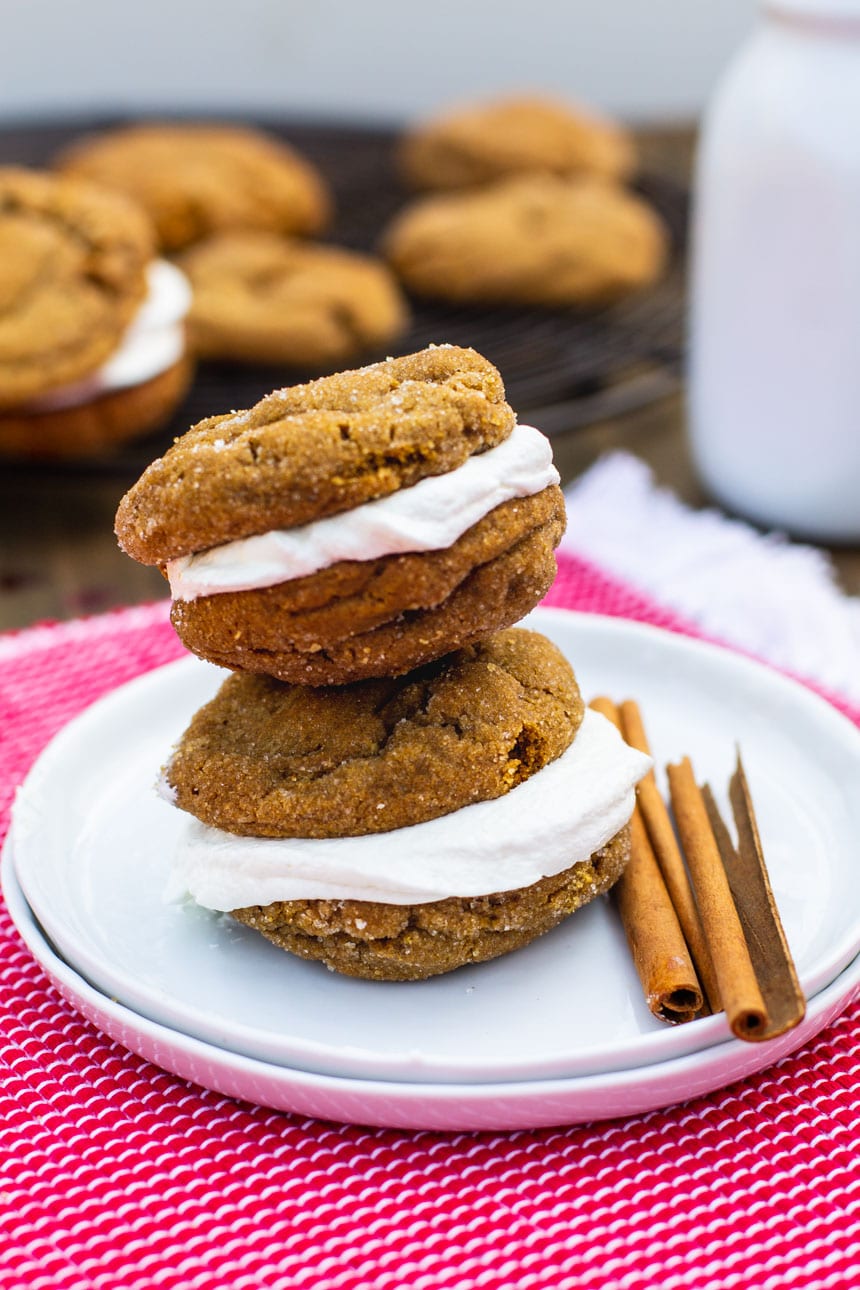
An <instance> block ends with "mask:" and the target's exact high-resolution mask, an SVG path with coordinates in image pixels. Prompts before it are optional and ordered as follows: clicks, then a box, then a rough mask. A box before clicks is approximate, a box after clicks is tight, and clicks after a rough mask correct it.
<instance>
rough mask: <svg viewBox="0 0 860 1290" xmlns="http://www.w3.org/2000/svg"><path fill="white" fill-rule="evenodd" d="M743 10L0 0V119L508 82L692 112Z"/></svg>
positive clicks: (320, 99) (337, 99) (286, 107)
mask: <svg viewBox="0 0 860 1290" xmlns="http://www.w3.org/2000/svg"><path fill="white" fill-rule="evenodd" d="M755 9H756V5H755V0H519V2H518V3H516V4H514V3H511V0H421V3H416V2H415V0H303V2H299V0H235V3H227V2H226V0H136V2H135V3H131V2H130V0H0V116H2V117H4V118H5V119H7V120H9V119H12V118H15V117H22V116H29V117H32V116H38V115H43V114H47V113H56V112H57V111H59V110H62V109H66V108H68V109H72V110H86V109H90V108H132V109H134V108H150V109H158V108H163V107H165V106H170V105H175V106H176V107H177V108H185V109H197V108H199V109H210V110H211V109H217V108H218V107H219V106H222V105H223V107H224V108H225V109H227V108H231V107H232V108H234V109H235V108H237V109H240V110H241V109H243V108H254V109H257V110H260V109H268V110H269V111H271V112H274V113H296V112H298V113H303V114H306V115H309V116H319V115H328V116H333V117H342V116H344V115H350V116H353V117H355V118H357V119H365V120H368V121H373V120H377V121H382V120H398V119H402V118H404V117H409V116H414V115H416V114H420V113H422V112H426V111H428V110H430V109H431V108H433V107H435V106H437V105H438V104H440V103H443V102H447V101H450V100H454V99H468V98H470V97H475V96H480V95H482V94H486V93H491V92H493V91H495V90H499V89H505V90H506V89H509V88H511V87H514V86H519V87H531V86H536V85H537V86H541V87H542V88H544V89H547V90H554V91H558V92H561V93H563V94H568V95H576V96H578V97H581V98H583V99H586V100H590V101H591V102H593V103H595V104H598V105H601V106H603V107H604V108H606V109H609V110H610V111H612V112H615V113H618V114H620V115H622V116H624V117H627V118H629V119H632V120H636V121H641V122H646V121H655V120H672V119H679V118H689V117H690V116H693V115H695V114H696V113H698V111H699V110H700V109H701V106H702V104H703V102H704V101H705V99H706V97H707V95H708V93H709V92H710V90H711V88H712V86H713V84H714V82H715V80H716V78H717V76H718V74H719V72H720V69H721V68H722V67H723V66H724V65H725V63H726V61H727V59H728V58H729V57H730V55H731V53H732V51H733V50H734V49H735V48H736V47H737V45H738V44H739V43H740V41H741V40H742V39H743V36H744V35H745V33H746V32H747V31H748V30H749V29H750V27H751V25H752V23H753V21H754V15H755Z"/></svg>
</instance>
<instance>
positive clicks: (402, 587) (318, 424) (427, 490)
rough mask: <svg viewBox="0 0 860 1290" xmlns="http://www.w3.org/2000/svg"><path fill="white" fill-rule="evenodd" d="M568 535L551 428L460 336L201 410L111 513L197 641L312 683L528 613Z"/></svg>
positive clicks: (434, 653) (457, 642)
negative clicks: (166, 586) (535, 423)
mask: <svg viewBox="0 0 860 1290" xmlns="http://www.w3.org/2000/svg"><path fill="white" fill-rule="evenodd" d="M563 528H564V502H563V498H562V495H561V492H560V490H559V488H558V473H557V472H556V470H555V468H554V466H553V465H552V453H551V449H550V447H549V444H548V442H547V440H546V439H544V437H543V435H541V434H539V433H538V431H536V430H533V429H531V428H530V427H527V426H517V427H516V429H515V417H514V413H513V411H512V409H511V408H510V407H509V406H508V404H507V403H506V402H505V399H504V387H503V385H502V381H501V378H500V377H499V374H498V372H497V371H496V369H495V368H494V367H493V366H492V365H491V364H490V363H488V362H487V361H486V360H485V359H483V358H482V357H481V356H480V355H479V354H476V353H475V352H474V351H473V350H463V349H458V348H456V347H454V346H439V347H431V348H429V349H427V350H423V351H421V352H420V353H417V354H412V355H409V356H407V357H404V358H397V359H389V360H386V361H385V362H383V363H377V364H374V365H372V366H370V367H365V368H361V369H358V370H356V371H351V372H342V373H339V374H338V375H336V376H332V377H324V378H321V379H320V380H317V381H312V382H310V383H309V384H306V385H300V386H294V387H292V388H288V389H285V390H279V391H276V392H275V393H274V394H271V395H270V396H269V397H268V398H266V399H263V400H262V402H261V403H259V404H257V405H256V407H254V408H252V409H250V410H249V411H247V412H240V413H231V414H228V415H225V416H220V417H212V418H210V419H209V420H207V421H204V422H201V423H200V424H199V425H198V426H195V427H194V428H193V429H192V430H190V431H189V432H188V433H187V434H186V435H184V436H183V437H182V438H181V439H179V440H178V441H177V442H176V443H175V444H174V446H173V447H172V448H171V449H170V450H169V451H168V452H167V453H166V454H165V456H164V457H162V458H160V459H159V460H158V461H156V462H154V463H153V464H152V465H151V466H149V467H148V468H147V470H146V471H145V472H144V474H143V475H142V477H141V479H140V480H139V481H138V483H137V484H136V485H135V486H134V487H133V488H132V489H131V490H130V491H129V493H127V494H126V496H125V497H124V498H123V500H122V502H121V503H120V507H119V510H118V512H117V523H116V531H117V536H118V537H119V540H120V544H121V545H122V546H123V548H124V549H125V550H126V551H127V552H128V554H130V555H132V556H133V557H134V558H135V559H138V560H140V561H142V562H143V563H146V564H157V565H160V566H161V567H162V568H164V569H165V571H166V572H167V574H168V577H169V579H170V582H171V590H172V594H173V601H174V603H173V610H172V621H173V624H174V626H175V628H176V630H177V632H178V633H179V635H180V637H181V638H182V640H183V642H184V643H185V644H186V645H187V647H188V648H189V649H191V650H192V651H193V652H194V653H197V654H199V655H201V656H202V657H204V658H208V659H211V660H212V661H213V662H216V663H219V664H221V665H223V666H226V667H230V668H233V669H238V670H245V671H253V672H263V673H267V674H269V675H271V676H276V677H279V678H280V679H282V680H286V681H293V682H296V683H298V684H305V685H329V684H345V683H348V682H351V681H356V680H360V679H363V678H366V677H373V676H386V675H395V674H400V673H403V672H407V671H409V670H411V669H412V668H415V667H418V666H420V665H421V664H423V663H426V662H429V661H431V660H432V659H434V658H438V657H439V656H441V655H442V654H445V653H448V652H450V651H451V650H453V649H457V648H460V647H462V646H464V645H467V644H470V643H471V642H473V641H476V640H478V639H479V638H480V637H481V636H484V635H486V634H487V633H488V632H491V631H495V630H498V629H499V628H501V627H506V626H509V625H510V624H511V623H513V622H516V621H517V620H518V619H519V618H521V617H522V616H523V615H524V614H525V613H526V612H527V611H528V610H529V609H531V608H532V607H533V606H534V605H535V604H536V603H537V601H538V600H539V599H540V598H541V597H542V596H543V594H544V593H545V591H546V590H547V588H548V587H549V585H550V583H551V582H552V579H553V577H554V575H555V560H554V556H553V551H554V548H555V546H556V545H557V543H558V541H559V539H560V537H561V534H562V532H563Z"/></svg>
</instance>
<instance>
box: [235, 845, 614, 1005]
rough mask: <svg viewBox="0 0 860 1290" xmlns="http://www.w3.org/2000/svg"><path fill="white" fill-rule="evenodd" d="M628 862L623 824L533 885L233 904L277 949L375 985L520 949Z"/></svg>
mask: <svg viewBox="0 0 860 1290" xmlns="http://www.w3.org/2000/svg"><path fill="white" fill-rule="evenodd" d="M629 858H630V831H629V827H628V826H624V827H623V828H622V829H620V830H619V831H618V833H616V834H615V835H614V836H613V837H612V838H610V840H609V841H608V842H606V843H605V844H604V845H603V846H602V847H599V848H598V850H597V851H595V852H594V853H593V854H592V855H591V856H589V857H588V859H586V860H580V861H577V862H576V863H575V864H573V865H571V866H570V868H568V869H565V870H562V871H561V872H560V873H557V874H553V875H551V876H550V877H547V878H541V879H539V880H538V882H536V883H532V884H531V885H529V886H528V887H522V888H518V889H516V890H514V891H506V892H495V893H493V894H492V895H488V896H469V897H449V898H448V899H446V900H437V901H428V902H426V903H421V904H416V905H390V904H380V903H378V902H376V901H368V900H288V901H287V900H285V901H273V902H272V903H270V904H267V905H250V906H244V907H241V908H238V909H233V910H231V914H232V916H233V918H235V919H236V920H237V921H238V922H240V923H244V924H245V925H246V926H247V927H251V928H253V929H254V930H255V931H257V932H260V933H261V935H263V936H265V937H266V939H267V940H269V941H271V942H272V943H273V944H274V945H277V946H278V948H279V949H282V950H286V951H287V952H289V953H290V954H295V955H297V956H298V957H299V958H303V959H310V960H315V961H317V962H321V963H323V964H325V966H326V967H327V968H328V969H329V970H330V971H332V972H339V973H340V974H341V975H343V976H351V977H359V978H361V979H363V980H370V981H423V980H427V979H428V978H429V977H433V976H439V975H441V974H442V973H445V972H452V971H454V970H455V969H457V968H460V967H464V966H468V965H470V964H476V963H484V962H486V961H487V960H489V959H494V958H498V957H499V956H500V955H502V954H509V953H511V952H512V951H513V950H518V949H522V948H523V947H524V946H526V945H528V944H529V943H530V942H531V941H533V940H535V938H536V937H538V936H543V935H545V933H547V932H549V931H552V929H553V928H554V927H557V926H558V925H559V923H561V922H563V921H564V919H565V918H568V917H569V916H570V915H571V914H573V913H575V912H576V911H577V910H578V909H581V908H582V906H583V905H587V904H588V903H589V902H590V901H592V900H595V899H596V898H597V897H598V896H601V895H604V894H605V893H606V892H608V891H610V890H611V889H612V887H613V886H614V885H615V883H616V882H617V881H618V879H619V878H620V876H621V874H622V873H623V872H624V869H625V867H626V865H627V862H628V860H629Z"/></svg>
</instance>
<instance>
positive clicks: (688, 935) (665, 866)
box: [619, 699, 721, 1012]
mask: <svg viewBox="0 0 860 1290" xmlns="http://www.w3.org/2000/svg"><path fill="white" fill-rule="evenodd" d="M619 713H620V715H621V728H622V733H623V735H624V738H625V739H626V740H627V742H628V743H629V744H630V746H631V748H637V749H638V750H639V752H643V753H647V754H648V755H649V756H650V755H651V749H650V747H649V746H648V736H647V735H646V733H645V725H644V722H643V720H642V715H641V713H640V711H639V705H638V704H637V703H635V702H634V700H633V699H625V700H624V702H623V703H622V704H621V705H620V707H619ZM636 800H637V802H638V804H639V809H640V810H641V812H642V818H643V819H644V821H645V827H646V829H647V830H648V837H649V840H650V842H651V846H652V847H653V849H654V854H655V856H656V857H657V863H658V864H659V866H660V872H661V873H662V874H663V880H664V882H665V883H666V890H667V891H668V893H669V896H670V898H671V900H672V904H673V905H674V907H675V913H676V914H677V915H678V922H679V923H680V924H681V930H682V931H683V933H684V939H685V940H686V942H687V945H688V946H689V949H690V954H691V955H692V958H693V964H694V966H695V968H696V974H697V976H698V978H699V980H700V981H701V983H702V985H703V987H704V990H705V994H706V995H707V1000H708V1005H709V1007H710V1009H711V1011H712V1012H719V1011H720V1010H721V1005H720V992H719V987H718V985H717V977H716V973H715V972H714V965H713V963H712V962H711V954H710V950H709V949H708V945H707V942H706V940H705V934H704V932H703V931H702V923H701V920H700V918H699V911H698V909H697V908H696V901H695V898H694V896H693V891H692V888H691V887H690V880H689V878H688V876H687V870H686V866H685V865H684V858H683V856H682V855H681V849H680V847H679V846H678V841H677V839H676V837H675V830H674V829H673V827H672V821H671V819H670V818H669V812H668V810H667V808H666V803H665V802H664V801H663V797H662V795H661V793H660V790H659V788H658V787H657V780H656V779H655V777H654V771H653V770H649V772H648V774H647V775H646V776H645V778H644V779H640V781H639V784H638V786H637V789H636Z"/></svg>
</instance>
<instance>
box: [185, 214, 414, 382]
mask: <svg viewBox="0 0 860 1290" xmlns="http://www.w3.org/2000/svg"><path fill="white" fill-rule="evenodd" d="M179 263H180V265H181V267H182V269H183V270H184V272H185V273H186V274H187V275H188V278H189V279H190V281H191V284H192V286H193V288H194V303H193V306H192V310H191V316H190V320H189V321H190V334H191V342H192V345H193V347H194V349H195V351H196V352H197V353H198V354H200V355H201V356H203V357H206V358H222V359H233V360H237V361H240V362H241V361H245V362H252V363H287V364H293V365H303V366H307V367H320V366H322V365H324V364H330V363H336V362H339V361H341V360H343V359H348V358H352V357H353V356H354V355H356V354H361V353H363V352H365V351H368V350H372V349H376V348H378V347H379V346H382V345H386V344H388V342H389V341H391V340H393V339H394V338H395V337H397V336H398V335H400V333H401V332H403V331H404V330H405V328H406V325H407V320H408V311H407V308H406V303H405V301H404V299H403V295H402V293H401V291H400V287H399V286H398V284H397V281H396V279H395V278H394V277H393V275H392V274H391V271H390V270H389V268H388V266H387V265H385V264H384V263H383V262H382V261H379V260H376V259H373V258H372V257H370V256H367V255H358V254H356V253H354V252H352V251H345V250H342V249H340V248H339V247H334V246H321V245H311V244H309V243H303V242H300V241H297V240H294V239H289V238H284V237H278V236H277V235H275V234H273V233H225V234H222V235H221V236H219V237H213V238H210V239H208V240H207V241H205V242H201V243H199V244H198V245H197V246H195V247H192V248H191V250H190V251H188V252H187V253H186V254H185V255H184V256H183V257H182V258H181V259H180V261H179Z"/></svg>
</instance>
